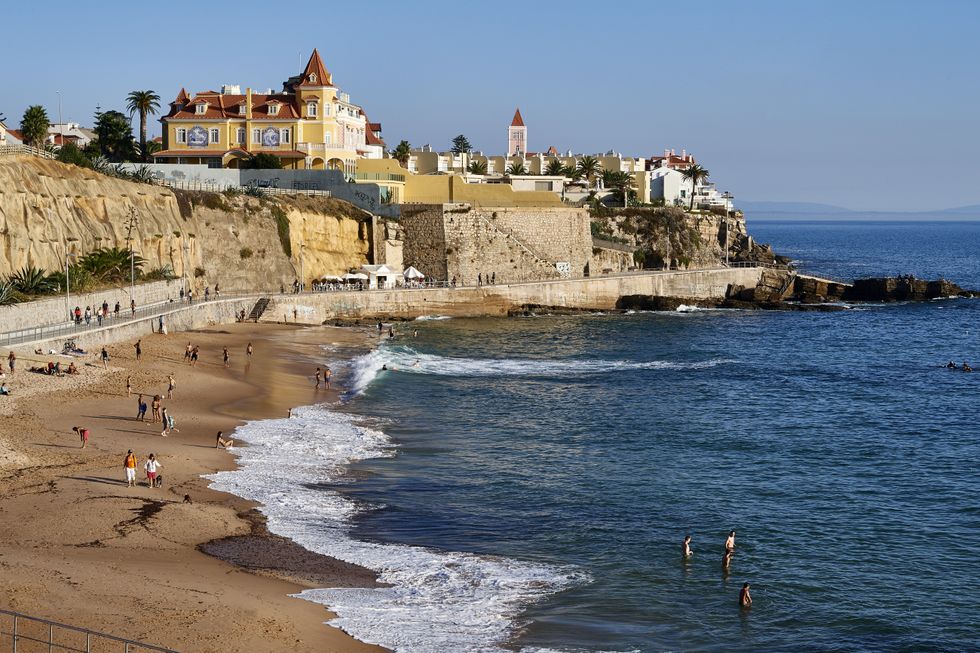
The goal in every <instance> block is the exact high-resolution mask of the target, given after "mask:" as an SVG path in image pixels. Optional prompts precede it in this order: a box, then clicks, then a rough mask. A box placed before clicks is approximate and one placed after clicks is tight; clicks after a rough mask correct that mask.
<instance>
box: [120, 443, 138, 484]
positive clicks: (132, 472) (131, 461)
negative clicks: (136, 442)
mask: <svg viewBox="0 0 980 653" xmlns="http://www.w3.org/2000/svg"><path fill="white" fill-rule="evenodd" d="M123 468H125V470H126V487H136V454H134V453H133V450H132V449H130V450H129V451H127V452H126V459H125V460H123Z"/></svg>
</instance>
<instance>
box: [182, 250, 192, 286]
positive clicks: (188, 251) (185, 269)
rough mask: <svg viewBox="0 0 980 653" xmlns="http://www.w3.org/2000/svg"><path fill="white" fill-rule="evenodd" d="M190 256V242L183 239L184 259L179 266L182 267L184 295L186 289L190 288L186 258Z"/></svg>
mask: <svg viewBox="0 0 980 653" xmlns="http://www.w3.org/2000/svg"><path fill="white" fill-rule="evenodd" d="M190 256H191V243H190V241H188V240H185V241H184V260H183V265H182V266H181V267H183V268H184V294H185V295H186V294H187V291H188V290H189V289H190V280H189V279H188V277H187V260H188V259H189V258H190Z"/></svg>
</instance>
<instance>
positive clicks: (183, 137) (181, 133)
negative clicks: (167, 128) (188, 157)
mask: <svg viewBox="0 0 980 653" xmlns="http://www.w3.org/2000/svg"><path fill="white" fill-rule="evenodd" d="M177 142H178V143H186V142H187V130H186V129H183V128H181V129H178V130H177Z"/></svg>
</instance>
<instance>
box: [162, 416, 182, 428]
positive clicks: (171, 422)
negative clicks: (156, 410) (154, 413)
mask: <svg viewBox="0 0 980 653" xmlns="http://www.w3.org/2000/svg"><path fill="white" fill-rule="evenodd" d="M164 422H165V423H166V425H167V433H180V429H179V428H177V425H176V424H177V423H176V422H175V421H174V416H173V413H170V412H166V413H165V416H164Z"/></svg>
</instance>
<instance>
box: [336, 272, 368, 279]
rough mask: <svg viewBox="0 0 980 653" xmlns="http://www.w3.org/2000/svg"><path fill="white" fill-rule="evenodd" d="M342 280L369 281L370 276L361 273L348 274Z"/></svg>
mask: <svg viewBox="0 0 980 653" xmlns="http://www.w3.org/2000/svg"><path fill="white" fill-rule="evenodd" d="M342 278H343V279H344V281H367V278H368V275H366V274H363V273H361V272H348V273H347V274H345V275H344V276H343V277H342Z"/></svg>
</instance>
